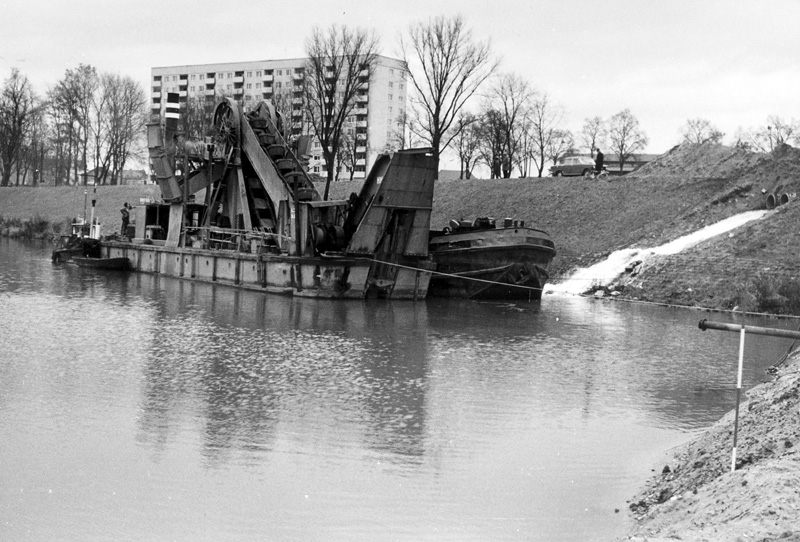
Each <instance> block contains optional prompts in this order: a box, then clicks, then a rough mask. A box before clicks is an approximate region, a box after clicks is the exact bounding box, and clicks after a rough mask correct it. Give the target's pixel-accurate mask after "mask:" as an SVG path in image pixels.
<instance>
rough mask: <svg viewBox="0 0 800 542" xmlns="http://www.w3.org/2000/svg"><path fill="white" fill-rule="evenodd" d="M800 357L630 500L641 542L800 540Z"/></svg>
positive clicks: (633, 534) (681, 452) (777, 371)
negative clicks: (734, 451)
mask: <svg viewBox="0 0 800 542" xmlns="http://www.w3.org/2000/svg"><path fill="white" fill-rule="evenodd" d="M798 409H800V356H798V355H796V354H793V355H792V356H790V357H789V359H788V361H787V363H785V364H784V365H783V366H781V367H780V368H775V369H774V375H773V379H772V380H771V381H770V382H767V383H764V384H761V385H759V386H757V387H755V388H753V389H752V390H750V391H749V392H748V393H747V394H746V396H745V397H744V398H743V401H742V404H741V406H740V410H739V432H738V446H737V455H736V456H737V460H736V470H735V471H731V464H732V446H733V432H734V412H730V413H729V414H727V415H726V416H725V417H723V418H722V419H721V420H720V421H719V422H717V423H716V424H715V425H714V426H712V427H711V428H710V429H709V430H708V431H707V432H706V433H705V434H703V435H701V436H700V437H699V438H697V439H695V440H693V441H691V442H689V443H688V444H687V445H685V446H684V447H682V448H681V449H679V450H678V451H677V453H676V454H675V456H674V459H673V460H672V462H671V463H670V464H669V465H667V466H665V467H664V468H663V471H662V472H661V474H659V475H657V476H656V477H655V478H653V479H652V480H651V481H650V482H649V483H648V484H647V486H646V488H645V489H644V490H643V491H642V492H641V493H640V494H639V495H637V496H636V497H635V498H634V499H633V500H632V501H631V503H630V510H631V513H632V514H633V516H634V518H635V525H634V527H633V529H632V531H631V534H630V535H629V536H628V538H626V540H632V541H637V542H644V541H651V542H654V541H665V540H683V541H690V542H700V541H707V542H730V541H735V540H742V541H743V540H754V541H759V542H767V541H773V540H774V541H778V540H785V541H795V542H800V522H799V521H798V517H800V489H798V488H800V453H799V452H800V450H799V449H798V448H800V416H798V415H797V413H798Z"/></svg>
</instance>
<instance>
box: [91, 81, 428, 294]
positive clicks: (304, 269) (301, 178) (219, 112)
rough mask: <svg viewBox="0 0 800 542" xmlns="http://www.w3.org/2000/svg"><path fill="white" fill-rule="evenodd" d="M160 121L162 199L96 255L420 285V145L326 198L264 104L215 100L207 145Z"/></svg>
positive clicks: (349, 284)
mask: <svg viewBox="0 0 800 542" xmlns="http://www.w3.org/2000/svg"><path fill="white" fill-rule="evenodd" d="M174 99H176V96H175V97H173V96H172V95H169V96H168V101H169V100H174ZM166 120H167V122H166V128H165V130H164V131H163V132H162V129H161V126H160V124H152V125H149V126H148V147H149V151H150V162H151V166H152V169H153V171H154V174H155V176H156V179H157V181H158V183H159V185H160V187H161V191H162V198H163V200H164V202H163V203H150V204H146V205H140V206H138V207H136V208H135V210H134V217H135V224H136V229H135V236H134V238H133V239H130V240H128V239H125V238H122V239H106V240H104V241H103V243H102V257H104V258H128V259H129V260H130V262H131V268H132V269H133V270H134V271H141V272H146V273H157V274H161V275H165V276H171V277H180V278H186V279H193V280H198V281H205V282H220V283H228V284H233V285H236V286H239V287H242V288H249V289H257V290H262V291H267V292H276V293H284V294H290V295H300V296H310V297H330V298H362V297H368V296H369V297H373V296H374V297H385V298H392V299H422V298H424V297H425V296H426V295H427V291H428V283H429V279H430V272H431V270H432V269H433V265H432V263H431V261H430V258H429V256H428V231H429V229H430V213H431V204H432V200H433V183H434V179H435V177H436V170H435V162H434V160H433V157H432V155H431V153H430V152H429V150H425V149H422V150H409V151H399V152H397V153H395V154H394V155H393V156H391V157H389V156H381V157H379V158H378V160H377V161H376V163H375V165H374V166H373V168H372V170H371V171H370V173H369V175H368V176H367V179H366V181H365V182H364V185H363V187H362V189H361V191H360V193H359V194H357V195H356V194H353V195H352V196H351V197H350V199H349V200H343V201H323V200H322V198H321V197H320V194H319V193H318V192H317V190H316V189H315V187H314V185H313V184H312V182H311V180H310V179H309V177H308V176H307V174H306V173H305V171H304V169H303V167H302V164H301V162H300V161H299V160H298V159H297V158H296V155H295V152H293V148H292V147H291V146H290V145H289V144H288V143H287V141H286V140H285V139H284V133H283V131H282V129H281V128H280V127H281V126H282V125H283V122H282V119H281V118H280V115H279V114H278V113H277V112H276V111H275V109H274V107H273V106H272V105H271V104H269V103H266V102H262V103H260V104H259V105H258V107H256V108H255V109H254V110H253V111H251V112H249V113H244V112H243V111H242V110H241V108H240V106H239V104H237V103H236V102H235V101H234V100H231V99H225V100H223V101H222V102H221V103H220V104H219V105H218V106H217V108H216V110H215V112H214V133H215V136H214V138H213V141H212V142H206V143H197V142H192V141H185V140H182V139H180V137H179V134H178V133H177V120H176V119H170V118H167V119H166ZM201 193H202V194H203V195H202V196H200V194H201ZM195 198H198V199H202V202H201V201H196V200H195Z"/></svg>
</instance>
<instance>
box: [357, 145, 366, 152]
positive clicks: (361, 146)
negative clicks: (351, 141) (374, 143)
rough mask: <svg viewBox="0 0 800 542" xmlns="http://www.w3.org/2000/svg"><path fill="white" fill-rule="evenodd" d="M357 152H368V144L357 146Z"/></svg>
mask: <svg viewBox="0 0 800 542" xmlns="http://www.w3.org/2000/svg"><path fill="white" fill-rule="evenodd" d="M356 152H357V153H366V152H367V146H366V145H359V146H357V147H356Z"/></svg>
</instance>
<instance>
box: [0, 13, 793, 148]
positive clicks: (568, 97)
mask: <svg viewBox="0 0 800 542" xmlns="http://www.w3.org/2000/svg"><path fill="white" fill-rule="evenodd" d="M0 8H2V9H0V21H2V23H0V24H1V25H2V29H1V30H0V76H1V77H2V78H3V79H5V78H6V77H8V75H9V74H10V71H11V67H17V68H19V69H20V70H21V71H22V73H24V74H25V75H27V76H28V78H29V79H30V80H31V82H32V83H33V85H34V87H35V88H36V89H37V91H38V92H40V93H44V92H45V91H46V90H47V89H48V88H49V87H51V86H53V85H54V84H55V83H56V82H57V81H58V80H59V79H61V78H62V77H63V75H64V72H65V71H66V70H67V69H70V68H75V67H77V66H78V64H79V63H85V64H91V65H93V66H95V67H96V68H98V70H100V71H102V72H113V73H121V74H124V75H130V76H132V77H133V78H135V79H137V80H139V81H141V82H142V85H143V86H144V87H145V89H147V90H148V92H149V84H148V83H149V78H150V68H151V67H153V66H172V65H183V64H203V63H210V62H232V61H245V60H263V59H274V58H298V57H302V56H303V55H304V53H303V47H304V41H305V39H306V37H307V36H308V35H309V33H310V30H311V28H312V27H313V26H315V25H317V26H321V27H327V26H328V25H330V24H331V23H334V22H335V23H339V24H348V25H350V26H361V27H367V28H373V29H375V31H376V32H377V34H378V36H379V37H380V38H381V41H382V51H381V52H382V54H384V55H387V56H397V34H398V32H400V31H402V30H405V29H406V28H407V27H408V24H409V23H410V22H413V21H416V20H420V19H427V18H429V17H432V16H436V15H448V14H452V13H461V14H462V15H463V16H464V17H465V19H466V21H467V23H468V25H469V26H470V27H471V28H472V30H473V34H474V36H475V37H476V38H478V39H481V40H482V39H491V41H492V45H493V48H494V50H495V52H496V53H497V54H498V55H499V56H500V57H501V58H502V64H501V70H502V71H511V72H516V73H518V74H520V75H522V76H523V77H525V78H526V79H527V80H528V81H529V82H530V84H531V85H532V86H533V87H535V88H537V89H538V90H540V91H544V92H547V93H548V94H549V96H550V97H551V99H552V100H553V101H555V102H557V103H559V104H561V105H563V106H564V107H565V109H566V112H567V117H566V124H567V127H568V128H570V129H571V130H573V132H577V131H578V130H580V127H581V126H582V124H583V120H584V119H585V118H587V117H591V116H595V115H599V116H601V117H604V118H608V117H610V116H612V115H613V114H615V113H618V112H619V111H621V110H623V109H625V108H629V109H630V110H631V112H632V113H633V114H634V115H636V117H637V118H638V119H639V122H640V125H641V128H642V129H643V130H644V131H645V132H646V133H647V135H648V137H649V138H650V144H649V146H648V148H647V151H648V152H652V153H662V152H665V151H667V150H668V149H669V148H670V147H672V146H673V145H674V144H676V143H677V142H678V140H679V135H678V130H679V128H680V127H681V126H682V125H683V124H684V123H685V122H686V120H687V119H689V118H695V117H702V118H706V119H708V120H710V121H711V122H712V123H713V124H715V125H716V126H717V127H718V128H719V129H721V130H722V131H723V132H725V134H726V139H725V142H730V141H729V138H731V137H732V136H733V134H734V132H735V131H736V129H737V128H738V127H742V128H753V127H757V126H761V125H765V124H766V119H767V116H768V115H773V114H774V115H779V116H781V117H783V118H785V119H787V120H789V119H800V90H798V89H800V0H760V1H759V0H748V1H744V0H728V1H722V0H718V1H715V0H668V1H661V0H606V1H603V2H599V1H594V0H547V1H545V0H505V1H504V0H497V1H495V2H486V1H476V0H459V1H454V0H439V1H438V2H431V1H430V0H424V1H423V0H395V1H385V0H350V1H348V2H337V1H334V0H311V1H304V0H295V1H293V2H285V1H244V0H227V1H225V2H219V1H217V2H210V1H207V0H194V1H186V0H171V1H161V2H155V1H153V0H137V1H125V2H123V1H120V0H70V1H68V2H53V1H47V2H43V1H41V0H11V1H6V2H4V1H2V0H0Z"/></svg>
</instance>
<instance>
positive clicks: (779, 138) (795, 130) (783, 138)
mask: <svg viewBox="0 0 800 542" xmlns="http://www.w3.org/2000/svg"><path fill="white" fill-rule="evenodd" d="M766 134H767V138H768V140H769V148H770V150H773V149H774V148H775V147H778V146H780V145H784V144H787V143H789V141H791V140H792V139H794V140H795V141H798V140H800V122H798V121H796V120H794V119H792V120H789V121H787V120H784V119H782V118H781V117H779V116H778V115H770V116H769V117H767V129H766Z"/></svg>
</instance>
